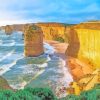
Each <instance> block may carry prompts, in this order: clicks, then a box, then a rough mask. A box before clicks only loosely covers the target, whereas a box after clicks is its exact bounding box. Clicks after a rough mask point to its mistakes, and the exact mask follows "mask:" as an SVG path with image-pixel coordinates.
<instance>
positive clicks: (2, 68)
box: [0, 57, 22, 75]
mask: <svg viewBox="0 0 100 100" xmlns="http://www.w3.org/2000/svg"><path fill="white" fill-rule="evenodd" d="M19 59H22V57H20V58H18V59H17V60H16V61H13V62H12V63H10V64H5V65H3V66H0V75H3V74H4V73H6V72H7V71H9V70H10V69H11V68H12V67H13V66H14V65H16V62H17V61H18V60H19Z"/></svg>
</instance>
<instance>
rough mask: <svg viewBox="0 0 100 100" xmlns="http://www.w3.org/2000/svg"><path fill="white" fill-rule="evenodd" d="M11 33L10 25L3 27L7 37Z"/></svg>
mask: <svg viewBox="0 0 100 100" xmlns="http://www.w3.org/2000/svg"><path fill="white" fill-rule="evenodd" d="M12 32H13V29H12V27H11V26H10V25H7V26H5V33H6V34H7V35H10V34H12Z"/></svg>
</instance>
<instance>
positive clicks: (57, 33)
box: [37, 23, 66, 41]
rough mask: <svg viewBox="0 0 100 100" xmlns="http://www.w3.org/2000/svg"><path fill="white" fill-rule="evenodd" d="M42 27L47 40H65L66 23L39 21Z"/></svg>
mask: <svg viewBox="0 0 100 100" xmlns="http://www.w3.org/2000/svg"><path fill="white" fill-rule="evenodd" d="M37 25H38V26H39V27H41V29H42V31H43V35H44V39H45V40H56V39H57V38H62V39H63V40H64V41H65V30H66V27H65V25H64V24H60V23H37Z"/></svg>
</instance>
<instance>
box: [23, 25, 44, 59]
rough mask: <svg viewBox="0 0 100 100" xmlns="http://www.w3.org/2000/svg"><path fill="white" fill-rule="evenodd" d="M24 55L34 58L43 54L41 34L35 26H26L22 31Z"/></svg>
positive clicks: (39, 29)
mask: <svg viewBox="0 0 100 100" xmlns="http://www.w3.org/2000/svg"><path fill="white" fill-rule="evenodd" d="M24 45H25V48H24V54H25V56H26V57H35V56H39V55H41V54H43V52H44V49H43V32H42V30H41V28H40V27H38V26H36V25H26V27H25V29H24Z"/></svg>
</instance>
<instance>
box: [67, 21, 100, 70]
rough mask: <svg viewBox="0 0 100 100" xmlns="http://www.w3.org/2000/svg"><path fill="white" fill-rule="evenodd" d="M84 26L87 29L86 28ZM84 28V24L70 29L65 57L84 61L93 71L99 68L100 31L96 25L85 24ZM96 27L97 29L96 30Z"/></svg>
mask: <svg viewBox="0 0 100 100" xmlns="http://www.w3.org/2000/svg"><path fill="white" fill-rule="evenodd" d="M92 25H94V26H92ZM83 26H84V27H83ZM86 26H88V27H87V28H86ZM86 26H85V23H84V25H83V24H82V25H80V26H79V25H77V26H75V27H73V28H70V30H69V33H68V38H69V47H68V49H67V51H66V55H68V56H72V57H76V58H78V59H81V60H83V61H86V62H88V63H89V64H90V65H92V66H93V68H94V69H96V68H100V46H99V44H100V29H99V26H98V24H97V23H96V25H95V24H93V23H92V24H87V23H86ZM97 26H98V28H96V27H97ZM93 27H94V28H93Z"/></svg>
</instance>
